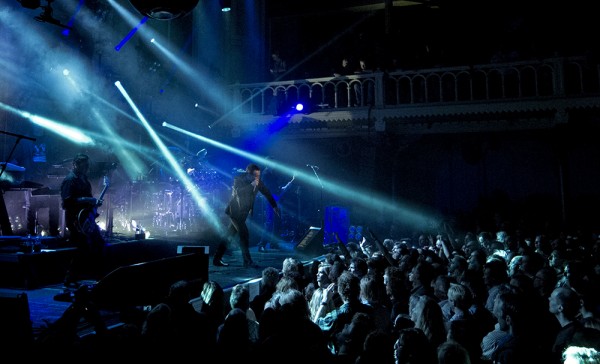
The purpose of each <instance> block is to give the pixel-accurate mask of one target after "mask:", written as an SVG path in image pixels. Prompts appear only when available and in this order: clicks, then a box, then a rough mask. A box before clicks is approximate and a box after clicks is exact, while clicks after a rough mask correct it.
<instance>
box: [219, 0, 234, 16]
mask: <svg viewBox="0 0 600 364" xmlns="http://www.w3.org/2000/svg"><path fill="white" fill-rule="evenodd" d="M219 2H220V3H221V11H222V12H224V13H226V12H228V11H231V0H219Z"/></svg>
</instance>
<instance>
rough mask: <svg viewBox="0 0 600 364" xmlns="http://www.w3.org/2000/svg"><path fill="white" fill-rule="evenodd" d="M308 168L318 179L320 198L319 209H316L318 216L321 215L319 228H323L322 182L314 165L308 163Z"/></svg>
mask: <svg viewBox="0 0 600 364" xmlns="http://www.w3.org/2000/svg"><path fill="white" fill-rule="evenodd" d="M309 166H310V168H311V169H312V170H313V173H314V174H315V176H316V177H317V181H319V185H321V200H320V202H319V209H318V210H317V211H318V212H319V216H320V217H321V228H323V216H322V212H323V211H322V208H323V183H322V182H321V178H320V177H319V174H318V173H317V169H316V168H315V166H313V165H309Z"/></svg>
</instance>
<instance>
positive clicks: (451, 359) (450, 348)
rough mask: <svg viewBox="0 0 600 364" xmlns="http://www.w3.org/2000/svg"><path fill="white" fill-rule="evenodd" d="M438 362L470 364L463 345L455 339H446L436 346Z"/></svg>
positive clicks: (467, 353)
mask: <svg viewBox="0 0 600 364" xmlns="http://www.w3.org/2000/svg"><path fill="white" fill-rule="evenodd" d="M437 357H438V364H471V357H470V356H469V352H468V351H467V349H465V347H464V346H462V345H461V344H459V343H457V342H456V341H446V342H445V343H443V344H441V345H440V346H439V347H438V348H437Z"/></svg>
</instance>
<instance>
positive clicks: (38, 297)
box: [0, 239, 324, 338]
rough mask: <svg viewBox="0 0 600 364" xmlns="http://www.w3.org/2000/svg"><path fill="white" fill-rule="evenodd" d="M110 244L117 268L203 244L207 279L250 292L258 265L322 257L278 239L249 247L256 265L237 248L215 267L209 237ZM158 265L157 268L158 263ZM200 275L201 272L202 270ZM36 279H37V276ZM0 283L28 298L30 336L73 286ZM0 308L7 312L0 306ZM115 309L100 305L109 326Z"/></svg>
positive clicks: (83, 328)
mask: <svg viewBox="0 0 600 364" xmlns="http://www.w3.org/2000/svg"><path fill="white" fill-rule="evenodd" d="M110 245H111V251H112V254H111V256H112V259H113V260H112V264H113V265H114V266H115V267H117V266H118V267H119V268H117V270H119V269H121V270H122V269H123V268H131V267H142V268H143V265H144V264H146V263H148V262H150V263H153V262H159V263H160V261H162V260H168V259H173V257H175V256H176V255H177V250H178V249H179V250H181V247H207V249H208V250H207V251H208V252H209V254H208V255H206V254H204V255H206V257H205V258H206V259H205V260H204V261H203V262H205V263H202V264H201V265H206V266H205V267H202V268H201V269H206V270H207V276H206V277H207V279H208V280H212V281H216V282H217V283H219V284H220V285H221V286H222V287H223V288H224V290H225V292H226V294H227V293H228V291H229V290H230V289H231V288H232V287H233V286H234V285H236V284H240V283H243V284H248V285H249V286H250V287H251V295H254V294H256V293H257V292H258V287H259V286H258V281H259V280H260V276H261V273H262V269H264V268H266V267H275V268H277V269H279V270H280V269H281V267H282V264H283V261H284V259H285V258H288V257H294V258H296V259H299V260H300V261H302V262H303V263H304V264H305V265H310V264H311V263H312V261H313V260H322V259H323V258H324V254H323V255H318V254H314V253H313V254H312V255H310V256H309V255H307V254H306V253H304V252H301V251H299V250H298V249H296V246H297V244H296V243H294V242H286V241H281V242H280V243H279V249H276V250H275V249H269V250H268V251H267V252H258V249H257V247H256V246H254V247H251V249H250V252H251V255H252V258H253V260H254V261H255V262H256V263H257V264H258V265H259V268H244V267H243V264H242V263H243V260H242V257H241V252H240V250H239V248H238V249H236V250H230V251H228V253H227V254H226V255H225V256H224V258H223V261H225V262H226V263H229V264H230V265H229V266H228V267H215V266H213V265H212V256H213V253H214V250H215V248H216V245H215V244H214V243H213V242H210V241H197V240H194V241H191V240H185V239H178V240H162V239H144V240H129V241H124V240H121V241H114V242H112V243H111V244H110ZM323 253H324V251H323ZM53 261H55V262H57V263H58V264H59V266H57V267H56V270H57V271H59V272H60V273H59V274H55V276H56V277H62V273H63V271H64V269H65V266H64V264H65V260H64V259H53ZM128 264H129V265H128ZM161 264H162V263H161ZM186 264H188V263H186ZM44 267H45V268H44V269H49V268H48V267H47V264H46V265H44ZM158 268H159V269H160V265H159V266H158ZM198 269H200V268H198ZM154 270H156V269H154ZM113 273H114V271H113V272H111V273H109V275H110V274H113ZM44 274H45V273H44ZM152 274H156V273H152ZM109 275H107V276H105V278H103V280H104V281H106V280H107V278H108V277H109ZM202 275H204V272H203V273H202ZM136 277H137V276H136ZM135 279H138V278H135ZM150 279H152V278H150ZM103 280H100V281H92V280H83V281H81V282H80V283H82V284H84V285H87V286H88V287H90V288H91V289H94V287H95V286H99V285H100V284H101V283H103ZM39 281H40V282H41V280H39ZM162 283H164V282H162ZM127 284H130V285H132V286H135V285H136V282H129V283H127ZM144 284H146V285H148V284H149V283H148V282H144V283H143V284H141V286H142V287H146V286H144ZM0 287H3V288H0V297H4V298H5V299H6V298H8V299H10V298H11V297H21V298H22V297H23V296H26V298H27V301H28V310H29V320H30V323H31V330H32V335H33V337H34V338H35V337H37V336H38V335H39V334H40V333H41V332H43V331H44V330H45V329H46V328H47V327H48V325H50V324H51V323H53V322H55V321H56V320H57V319H58V318H60V317H61V315H62V314H63V313H64V311H65V310H66V309H67V308H68V307H69V306H70V305H71V302H69V301H68V297H72V292H73V290H72V289H71V290H69V289H65V287H63V285H62V282H61V281H57V282H52V283H48V284H43V285H36V286H34V287H31V288H28V287H19V286H18V285H17V286H16V287H15V286H14V285H12V286H11V285H1V286H0ZM148 287H149V286H148ZM69 293H70V294H69ZM57 297H60V299H57ZM64 297H67V299H66V300H65V299H64ZM3 302H4V301H3ZM0 309H1V307H0ZM0 311H5V313H6V312H7V311H6V310H3V309H2V310H0ZM118 311H119V310H118V309H113V308H108V309H103V311H102V312H103V316H105V320H106V321H107V324H109V326H111V325H114V324H118V322H119V320H120V318H119V316H120V315H119V312H118ZM79 331H80V335H82V336H84V335H87V334H89V333H90V332H93V328H92V327H90V325H89V324H88V323H86V322H81V325H80V328H79Z"/></svg>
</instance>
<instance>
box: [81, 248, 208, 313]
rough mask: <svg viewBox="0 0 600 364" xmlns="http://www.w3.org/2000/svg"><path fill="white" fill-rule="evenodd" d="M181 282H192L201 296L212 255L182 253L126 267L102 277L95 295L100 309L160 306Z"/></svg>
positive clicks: (95, 287)
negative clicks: (209, 256)
mask: <svg viewBox="0 0 600 364" xmlns="http://www.w3.org/2000/svg"><path fill="white" fill-rule="evenodd" d="M180 280H186V281H188V282H189V283H191V284H192V285H193V287H192V288H193V289H196V288H197V289H198V294H199V293H200V289H199V287H201V285H202V284H204V282H206V281H207V280H208V254H202V253H191V254H182V255H178V256H175V257H169V258H164V259H158V260H154V261H149V262H145V263H138V264H133V265H129V266H123V267H120V268H117V269H115V270H114V271H112V272H110V273H109V274H107V275H106V276H105V277H104V278H102V279H101V280H100V281H99V282H98V283H97V284H96V285H95V286H94V287H93V289H92V292H91V293H92V298H93V300H94V302H95V303H96V304H97V305H98V306H100V307H105V308H112V309H120V308H124V307H132V306H149V305H155V304H158V303H160V302H161V301H162V300H163V299H164V298H165V297H166V296H167V295H168V294H169V288H170V287H171V285H172V284H173V283H175V282H177V281H180Z"/></svg>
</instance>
